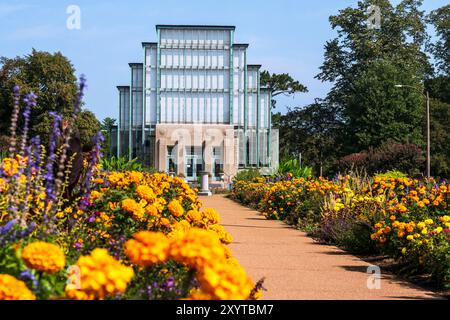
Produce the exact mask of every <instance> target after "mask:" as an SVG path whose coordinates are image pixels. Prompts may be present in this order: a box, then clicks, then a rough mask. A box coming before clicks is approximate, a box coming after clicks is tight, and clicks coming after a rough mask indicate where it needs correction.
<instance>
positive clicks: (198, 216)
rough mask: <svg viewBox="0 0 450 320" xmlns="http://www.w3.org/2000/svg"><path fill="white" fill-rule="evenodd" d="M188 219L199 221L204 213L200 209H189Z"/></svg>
mask: <svg viewBox="0 0 450 320" xmlns="http://www.w3.org/2000/svg"><path fill="white" fill-rule="evenodd" d="M187 219H188V220H189V221H190V222H199V221H200V220H201V219H202V215H201V213H200V212H198V210H189V211H188V212H187Z"/></svg>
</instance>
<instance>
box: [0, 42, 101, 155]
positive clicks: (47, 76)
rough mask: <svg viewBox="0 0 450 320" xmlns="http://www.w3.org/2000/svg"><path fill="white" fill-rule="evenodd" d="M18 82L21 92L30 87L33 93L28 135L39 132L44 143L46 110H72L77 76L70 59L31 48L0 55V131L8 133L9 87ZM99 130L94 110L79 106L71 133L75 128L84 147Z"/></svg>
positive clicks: (65, 113) (48, 121) (65, 114)
mask: <svg viewBox="0 0 450 320" xmlns="http://www.w3.org/2000/svg"><path fill="white" fill-rule="evenodd" d="M15 85H19V86H20V90H21V94H22V96H23V95H24V94H26V93H28V92H30V91H33V92H34V93H35V94H37V96H38V98H37V106H36V107H35V108H33V109H32V111H31V116H30V129H31V130H30V135H31V136H35V135H40V136H41V140H42V141H43V143H44V144H45V141H46V139H47V138H48V132H49V129H50V126H51V121H52V117H50V116H49V112H51V111H56V112H57V113H59V114H60V115H62V116H63V117H65V118H66V117H69V116H70V115H71V113H72V111H73V106H74V102H75V99H76V95H77V78H76V76H75V69H74V67H73V65H72V64H71V62H70V61H69V60H68V59H67V58H66V57H65V56H63V55H62V54H61V53H60V52H56V53H53V54H52V53H49V52H44V51H37V50H34V49H33V50H32V52H31V54H29V55H26V56H24V57H16V58H7V57H1V58H0V105H1V106H2V107H1V109H0V117H1V118H2V119H5V121H2V122H0V135H8V134H9V121H7V120H6V119H10V117H11V112H12V106H13V99H12V89H13V87H14V86H15ZM98 130H100V124H99V122H98V121H97V119H96V118H95V116H94V114H93V113H92V112H90V111H88V110H82V111H81V113H80V114H79V115H78V119H77V121H76V123H75V133H76V132H79V134H80V139H81V141H82V143H83V146H84V147H85V148H88V147H89V146H90V144H91V140H92V138H93V136H94V135H95V134H96V133H97V132H98Z"/></svg>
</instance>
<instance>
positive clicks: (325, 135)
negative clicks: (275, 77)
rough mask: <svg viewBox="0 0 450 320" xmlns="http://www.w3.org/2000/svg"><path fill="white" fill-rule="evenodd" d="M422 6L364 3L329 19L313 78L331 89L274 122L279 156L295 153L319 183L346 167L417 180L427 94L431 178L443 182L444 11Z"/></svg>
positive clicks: (446, 149)
mask: <svg viewBox="0 0 450 320" xmlns="http://www.w3.org/2000/svg"><path fill="white" fill-rule="evenodd" d="M421 4H422V1H419V0H404V1H402V2H401V3H400V4H399V5H397V6H392V5H391V4H390V2H389V1H388V0H379V1H374V0H372V1H371V0H364V1H360V2H359V3H358V6H357V7H355V8H350V7H349V8H345V9H343V10H340V11H339V13H338V14H337V15H334V16H331V17H330V19H329V20H330V23H331V26H332V28H333V29H335V30H337V33H338V35H337V37H336V38H335V39H331V40H330V41H327V42H326V44H325V54H324V62H323V64H322V66H321V67H320V73H319V74H318V75H317V76H316V78H317V79H319V80H321V81H324V82H326V81H329V82H332V83H333V86H332V89H331V90H330V92H329V93H328V95H327V96H326V98H324V99H317V100H316V101H315V103H313V104H311V105H308V106H306V107H297V108H293V109H290V110H289V111H288V112H287V114H285V115H281V114H280V113H278V114H275V115H274V118H273V122H274V124H275V125H276V126H278V128H279V129H280V149H281V154H282V156H285V157H293V156H294V157H299V156H300V154H301V157H302V160H303V163H305V164H307V165H310V166H312V167H313V168H314V170H315V173H316V174H321V173H322V174H323V175H325V176H331V175H334V174H335V173H337V172H338V171H339V170H344V169H345V168H348V167H352V166H353V165H354V166H362V167H364V168H365V169H367V171H368V173H373V172H372V171H384V170H390V169H398V170H403V171H405V172H407V173H410V174H413V175H417V174H423V173H424V172H425V157H424V156H425V152H424V151H425V150H426V99H425V97H424V93H425V92H426V91H428V92H429V95H430V97H431V102H430V114H431V173H432V175H434V176H440V177H450V130H449V129H450V90H449V89H450V79H449V77H450V75H449V68H450V67H449V66H450V63H449V62H450V61H449V52H450V50H449V33H450V31H449V30H450V29H449V24H450V17H449V14H450V5H446V6H444V7H442V8H439V9H437V10H434V11H432V12H430V13H425V12H423V11H421V10H420V9H419V8H420V6H421ZM371 5H376V6H378V7H379V8H380V13H381V15H380V17H381V20H380V24H379V25H378V26H377V25H375V26H374V25H373V24H371V25H368V23H367V21H368V19H369V15H370V14H373V11H372V12H371V10H369V9H370V6H371ZM428 27H431V28H428ZM427 30H428V31H430V32H432V33H433V34H430V33H428V31H427ZM399 85H402V87H400V86H399ZM405 157H406V158H405ZM370 159H372V160H370ZM373 159H376V164H375V163H373V161H375V160H373Z"/></svg>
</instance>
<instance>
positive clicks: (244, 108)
mask: <svg viewBox="0 0 450 320" xmlns="http://www.w3.org/2000/svg"><path fill="white" fill-rule="evenodd" d="M157 35H158V37H157V42H154V43H150V42H146V43H143V44H142V45H143V48H144V63H132V64H130V70H131V81H130V86H129V87H127V86H124V87H119V110H120V112H119V120H120V121H119V126H118V130H119V133H118V134H117V135H116V136H117V140H118V141H117V142H116V145H117V150H118V153H119V154H121V155H124V156H130V157H137V158H138V159H139V160H140V161H141V162H142V163H144V164H146V165H155V164H156V163H159V164H160V163H161V162H163V160H162V159H167V161H166V165H165V166H164V167H165V168H166V170H174V171H177V170H178V171H179V169H180V168H177V167H176V163H175V162H176V158H174V157H173V156H170V154H171V153H170V152H169V151H170V150H169V149H167V150H166V151H165V152H167V155H164V156H163V157H162V158H161V157H160V156H159V155H158V153H159V152H160V151H158V150H159V149H158V148H159V147H158V146H159V145H160V144H159V143H160V142H158V141H157V138H156V135H157V134H156V131H157V130H158V129H157V125H172V124H173V125H183V124H186V125H188V124H205V125H208V124H210V125H229V126H230V127H231V128H232V129H233V130H234V131H235V133H234V137H235V140H234V141H235V143H236V146H233V148H234V150H235V151H229V153H228V154H230V153H234V154H236V156H235V161H236V163H235V165H236V167H241V168H244V167H249V166H250V167H258V166H270V165H274V163H273V161H272V160H273V159H274V156H273V155H272V154H273V152H274V150H276V151H277V152H278V145H277V146H272V144H273V143H278V139H275V138H274V136H273V135H274V134H275V133H274V131H272V130H271V128H270V127H271V121H270V117H271V109H270V104H271V103H270V99H271V98H270V92H269V89H267V88H260V84H259V83H258V79H259V73H260V68H261V66H260V65H247V48H248V45H247V44H235V43H234V27H215V26H157ZM277 137H278V136H277ZM221 148H222V149H221V150H220V156H219V155H217V154H216V152H219V151H218V150H212V153H213V154H212V155H210V156H208V159H210V158H211V159H212V160H211V161H213V162H212V163H210V164H208V167H209V168H211V170H212V171H213V172H212V173H213V174H214V176H217V175H218V174H219V171H223V169H224V168H223V164H220V163H219V162H220V161H223V157H224V154H225V153H226V151H225V149H224V148H225V147H223V146H222V147H221ZM157 149H158V150H157ZM162 150H164V148H163V149H162ZM171 152H172V153H173V150H171ZM194 153H195V152H194ZM186 155H187V157H191V158H192V159H194V160H191V159H190V160H189V161H191V162H192V161H194V162H192V163H191V165H192V166H191V168H190V169H189V170H192V172H191V171H189V173H190V174H194V173H195V172H197V169H198V170H200V169H201V170H203V169H204V168H205V164H204V159H203V157H201V158H198V157H197V155H196V154H190V153H188V152H187V150H186ZM158 157H159V160H156V158H158ZM219 158H220V159H219ZM199 159H201V160H199ZM276 159H278V158H277V157H276ZM169 160H170V161H169ZM197 160H198V161H197ZM171 161H172V162H173V163H172V162H171ZM174 166H175V167H174ZM186 166H187V165H186ZM186 170H187V168H186Z"/></svg>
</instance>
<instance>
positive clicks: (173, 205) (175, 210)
mask: <svg viewBox="0 0 450 320" xmlns="http://www.w3.org/2000/svg"><path fill="white" fill-rule="evenodd" d="M167 208H168V209H169V211H170V213H171V214H172V215H173V216H175V217H181V216H182V215H183V214H184V209H183V206H182V205H181V204H180V202H179V201H178V200H172V201H170V202H169V204H168V205H167Z"/></svg>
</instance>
